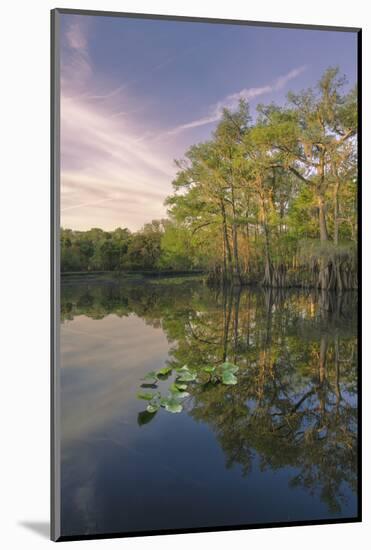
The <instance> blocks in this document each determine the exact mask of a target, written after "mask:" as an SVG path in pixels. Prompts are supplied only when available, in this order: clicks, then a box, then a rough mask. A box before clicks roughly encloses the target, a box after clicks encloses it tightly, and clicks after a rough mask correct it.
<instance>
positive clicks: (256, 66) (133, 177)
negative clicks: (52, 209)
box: [61, 14, 357, 230]
mask: <svg viewBox="0 0 371 550" xmlns="http://www.w3.org/2000/svg"><path fill="white" fill-rule="evenodd" d="M61 17H62V23H61V145H62V152H61V223H62V226H63V227H70V228H72V229H82V230H85V229H89V228H91V227H102V228H103V229H107V230H110V229H114V228H116V227H119V226H120V227H128V228H129V229H131V230H136V229H139V228H140V227H141V226H142V225H143V224H144V223H146V222H148V221H151V220H152V219H156V218H161V217H164V216H165V215H166V210H165V208H164V206H163V201H164V199H165V198H166V196H167V195H169V194H170V193H171V190H172V188H171V181H172V179H173V177H174V175H175V172H176V169H175V166H174V162H173V161H174V159H175V158H181V157H182V156H183V154H184V152H185V150H186V149H187V147H188V146H189V145H191V144H192V143H197V142H199V141H202V140H205V139H208V138H209V137H210V134H211V132H212V131H213V130H214V128H215V125H216V124H217V121H218V119H219V117H220V113H221V110H222V108H223V107H230V108H233V107H235V106H236V105H237V104H238V100H239V98H240V97H244V98H246V99H248V100H249V102H250V105H251V108H252V111H253V112H254V107H255V106H256V105H257V104H258V103H269V102H271V101H276V102H277V103H283V102H284V101H285V96H286V94H287V92H288V91H289V90H293V91H299V90H301V89H303V88H306V87H310V86H314V85H315V84H316V82H317V81H318V79H319V78H320V76H321V74H322V73H323V71H324V70H325V69H326V68H327V67H329V66H339V67H340V70H341V71H342V72H343V73H345V74H346V76H347V77H348V80H349V83H350V85H354V83H355V82H356V62H357V36H356V34H355V33H350V32H348V33H344V32H336V31H331V32H330V31H314V30H297V29H277V28H263V27H249V26H245V25H241V26H239V25H238V26H236V25H226V24H220V25H219V24H218V25H215V24H210V23H185V22H179V21H162V20H154V21H149V20H144V19H125V18H121V17H116V18H115V17H102V16H99V17H97V16H87V15H65V14H64V15H62V16H61Z"/></svg>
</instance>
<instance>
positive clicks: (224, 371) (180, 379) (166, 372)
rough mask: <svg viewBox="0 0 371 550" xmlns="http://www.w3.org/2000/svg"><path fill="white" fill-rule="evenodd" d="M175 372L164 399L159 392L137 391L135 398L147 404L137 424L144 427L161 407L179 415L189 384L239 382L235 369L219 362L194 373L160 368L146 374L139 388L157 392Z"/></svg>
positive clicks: (188, 370) (231, 365)
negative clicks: (163, 382) (160, 383)
mask: <svg viewBox="0 0 371 550" xmlns="http://www.w3.org/2000/svg"><path fill="white" fill-rule="evenodd" d="M173 372H175V380H174V382H172V383H171V385H170V386H169V389H168V394H167V396H166V397H163V396H162V394H161V392H160V391H155V392H148V391H146V392H144V391H143V392H139V393H138V394H137V397H138V399H143V400H144V401H148V405H147V407H146V410H145V411H142V412H140V413H139V415H138V423H139V425H143V424H147V423H148V422H149V421H150V420H151V419H152V418H153V417H154V415H155V414H156V413H157V412H158V411H159V409H160V408H161V407H162V408H164V409H165V410H166V411H168V412H170V413H180V412H182V410H183V400H184V399H186V398H187V397H190V395H191V394H190V393H189V391H187V390H188V389H189V386H190V385H191V384H195V383H199V384H224V385H226V386H233V385H235V384H237V383H238V380H237V377H236V373H237V372H238V366H237V365H234V364H233V363H222V364H221V365H217V366H207V367H203V368H202V369H201V370H200V371H198V372H196V371H195V370H193V369H190V368H189V367H188V366H187V365H184V366H183V367H181V368H179V369H173V368H172V367H163V368H162V369H159V370H157V371H151V372H148V373H147V374H146V375H145V376H144V378H143V379H142V380H143V384H141V387H142V388H151V389H157V388H158V383H159V382H161V381H164V380H167V379H168V377H169V376H170V374H173Z"/></svg>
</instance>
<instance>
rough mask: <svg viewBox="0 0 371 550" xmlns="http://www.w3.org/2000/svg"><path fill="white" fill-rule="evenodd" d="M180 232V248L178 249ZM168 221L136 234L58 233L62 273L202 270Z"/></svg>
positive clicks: (177, 229)
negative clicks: (59, 235)
mask: <svg viewBox="0 0 371 550" xmlns="http://www.w3.org/2000/svg"><path fill="white" fill-rule="evenodd" d="M180 232H183V233H184V247H183V248H181V247H179V236H180ZM188 237H189V235H188V232H184V231H183V230H182V229H181V228H180V227H178V226H177V224H175V223H174V222H172V221H171V220H154V221H152V222H151V223H147V224H145V226H144V227H143V228H142V229H141V230H140V231H137V232H131V231H129V229H127V228H124V229H122V228H120V227H119V228H117V229H115V230H114V231H104V230H103V229H99V228H93V229H90V230H89V231H73V230H71V229H63V228H62V230H61V269H62V272H79V271H84V272H85V271H117V272H121V271H147V270H158V271H164V272H165V271H166V272H168V271H169V270H174V271H191V270H199V269H202V268H203V267H206V263H205V262H203V261H202V258H201V257H197V252H196V251H195V250H191V245H190V243H189V245H188V244H187V242H186V241H187V238H188Z"/></svg>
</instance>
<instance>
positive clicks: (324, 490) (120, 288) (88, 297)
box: [62, 279, 357, 533]
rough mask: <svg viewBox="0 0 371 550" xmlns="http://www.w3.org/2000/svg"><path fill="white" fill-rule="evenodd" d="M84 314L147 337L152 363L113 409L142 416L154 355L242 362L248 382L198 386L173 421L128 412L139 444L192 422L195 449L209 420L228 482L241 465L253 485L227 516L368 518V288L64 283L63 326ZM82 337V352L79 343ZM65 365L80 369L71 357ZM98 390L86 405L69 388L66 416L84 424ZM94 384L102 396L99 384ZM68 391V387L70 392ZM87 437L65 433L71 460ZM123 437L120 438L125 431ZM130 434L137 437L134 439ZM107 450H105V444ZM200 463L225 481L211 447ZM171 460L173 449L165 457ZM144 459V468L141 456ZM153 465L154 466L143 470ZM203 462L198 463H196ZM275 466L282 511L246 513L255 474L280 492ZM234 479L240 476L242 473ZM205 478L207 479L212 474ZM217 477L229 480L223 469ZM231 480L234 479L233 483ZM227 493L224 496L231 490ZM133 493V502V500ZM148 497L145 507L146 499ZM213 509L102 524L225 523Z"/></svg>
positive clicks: (158, 361) (121, 337)
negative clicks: (364, 501) (359, 502)
mask: <svg viewBox="0 0 371 550" xmlns="http://www.w3.org/2000/svg"><path fill="white" fill-rule="evenodd" d="M114 319H122V320H125V323H126V324H125V327H123V326H122V325H120V328H121V332H120V333H115V330H116V329H117V327H118V326H119V325H117V324H116V325H115V321H114ZM76 320H80V323H81V322H82V321H83V322H84V323H95V324H94V327H98V326H99V327H100V329H101V330H100V331H99V332H100V335H101V336H102V335H103V337H110V336H111V337H112V338H113V341H114V342H116V343H117V342H120V345H121V344H122V343H124V345H125V343H126V344H127V343H128V339H129V336H128V334H129V332H130V330H131V331H132V332H133V331H134V332H135V333H136V334H138V339H137V344H136V345H135V346H134V349H132V355H131V359H130V361H131V362H133V363H135V360H134V358H136V361H139V360H141V359H142V363H143V365H141V366H136V368H135V369H131V371H130V382H129V383H128V382H127V379H126V382H125V384H124V386H125V387H126V391H124V389H123V388H122V390H123V391H122V394H121V395H122V399H119V398H118V396H117V395H116V394H115V393H114V394H113V397H112V396H111V401H113V402H114V403H115V405H114V408H115V413H114V414H113V413H112V418H113V417H114V416H115V415H116V416H117V415H119V412H118V410H117V409H118V408H119V407H122V409H123V410H124V409H125V408H127V410H129V409H130V411H131V410H133V411H135V414H136V419H137V418H138V413H140V409H141V408H143V405H142V404H140V403H137V402H136V401H135V395H134V393H133V391H134V390H133V388H134V386H135V385H136V386H137V387H139V384H140V378H141V376H142V375H143V372H145V371H146V370H145V368H144V364H145V366H146V367H147V370H151V369H152V368H153V365H154V364H155V366H156V367H160V368H161V366H165V364H167V365H169V366H172V367H174V368H178V367H181V366H182V365H184V364H187V365H189V366H192V367H193V368H196V369H201V368H202V367H204V366H209V365H218V364H220V363H222V362H225V361H231V362H233V363H235V364H237V365H238V366H239V367H240V370H239V375H238V378H239V383H238V385H236V386H223V385H220V384H219V385H208V384H205V385H201V384H193V385H192V386H190V388H189V389H188V391H190V393H191V395H190V397H188V398H187V399H186V402H185V404H184V405H185V411H186V412H184V413H182V415H171V416H173V418H172V419H171V420H167V419H165V416H166V413H164V412H163V411H159V413H157V415H156V420H154V421H153V423H152V422H150V423H148V424H147V423H146V422H141V423H140V424H141V425H140V426H138V424H137V422H135V425H134V415H132V416H130V418H129V417H128V419H127V420H126V422H127V424H128V427H127V435H129V434H130V436H131V437H133V434H135V440H136V441H137V442H138V443H137V445H138V448H140V446H141V444H142V443H143V445H144V441H146V438H148V437H152V436H154V434H155V433H156V434H157V435H156V437H157V438H161V437H163V438H164V441H165V439H166V437H167V433H166V430H167V429H168V428H167V426H168V425H169V422H171V425H172V426H178V427H179V429H184V433H183V440H184V441H185V442H186V443H187V446H188V449H189V450H190V449H192V448H194V444H195V441H196V439H197V438H198V437H199V436H198V435H197V436H196V435H195V434H196V433H198V432H197V430H198V429H199V428H197V426H199V425H200V424H201V425H202V426H205V427H207V428H208V430H209V432H208V433H209V434H211V435H212V434H213V437H214V438H216V440H217V442H218V446H219V449H222V451H223V455H224V464H225V466H224V471H225V473H223V475H225V476H226V477H225V480H227V479H229V480H230V482H231V483H232V478H231V477H230V478H228V471H231V470H235V469H236V468H237V470H238V472H239V474H238V479H239V480H240V487H241V494H239V489H238V486H237V485H236V486H235V489H234V491H235V492H234V499H235V505H234V506H232V512H231V514H230V515H229V516H228V517H227V516H226V519H225V523H226V524H228V523H229V524H233V523H235V524H238V523H248V522H249V521H251V522H258V521H264V522H266V521H283V520H285V519H321V518H325V517H339V516H344V515H345V516H346V517H352V516H354V515H356V499H355V492H356V484H357V471H356V469H357V339H356V337H357V328H356V321H357V294H356V293H352V292H347V293H344V294H342V295H333V294H330V293H322V294H318V293H315V292H306V293H303V292H283V291H276V290H275V291H272V290H271V291H262V290H260V291H256V290H255V291H253V290H249V289H243V290H240V289H235V290H234V291H231V290H224V291H222V290H215V289H214V290H213V289H210V288H208V287H207V286H206V285H205V284H204V283H203V282H202V281H192V280H177V279H172V280H168V281H163V280H157V281H152V282H150V281H146V282H143V283H126V284H123V285H118V284H105V285H102V284H95V285H94V284H78V285H76V284H73V285H64V286H63V287H62V323H63V326H62V329H63V328H64V329H67V330H66V331H68V329H69V327H70V325H71V323H74V322H75V321H76ZM138 322H139V324H138ZM143 322H144V323H145V325H143ZM102 323H103V324H102ZM104 323H106V324H107V323H110V325H109V326H108V327H107V328H108V331H107V330H106V331H104V326H105V325H104ZM140 323H142V325H141V324H140ZM115 326H116V329H115ZM146 326H147V327H148V329H155V331H156V337H153V338H154V339H153V340H149V341H148V346H145V345H143V343H144V340H142V339H141V335H142V334H143V338H145V333H146ZM123 328H124V330H122V329H123ZM151 334H152V333H151ZM153 334H154V333H153ZM152 336H153V335H152ZM152 336H151V338H152ZM164 336H165V337H166V340H164ZM160 340H161V345H160V348H161V353H160V354H157V355H156V351H153V354H154V356H156V358H154V359H153V361H151V360H150V359H149V357H150V354H151V346H152V345H153V346H154V350H155V349H156V345H155V342H157V347H158V346H159V341H160ZM130 341H132V340H130ZM164 341H165V343H166V352H165V350H164ZM68 342H70V341H69V340H68V339H66V340H65V344H63V340H62V347H63V345H65V346H66V349H67V347H68V345H69V344H68ZM76 345H77V349H75V351H74V353H73V354H72V357H74V361H77V358H80V355H81V354H82V353H83V352H84V351H85V352H86V351H87V350H88V349H89V343H88V342H85V343H83V344H81V340H77V343H76ZM79 345H80V346H81V349H78V346H79ZM113 345H114V344H110V343H108V345H107V346H106V348H105V353H106V354H107V353H109V352H110V350H111V351H112V346H113ZM62 352H63V349H62ZM102 356H103V353H102ZM115 357H116V356H115ZM144 358H145V360H144ZM111 360H112V361H113V362H114V360H115V359H114V358H113V357H111ZM65 364H70V366H71V365H72V367H73V366H76V365H75V364H74V363H73V362H71V360H69V359H68V358H67V359H66V361H65ZM129 367H130V366H129ZM129 370H130V369H129ZM82 376H83V375H82ZM120 376H121V374H120V370H117V371H115V376H114V383H113V384H112V379H111V378H109V380H110V382H109V386H110V387H113V386H114V387H115V388H117V387H118V386H119V385H120ZM105 377H109V375H108V374H107V373H105V374H103V375H102V374H101V377H98V378H97V379H95V385H97V384H98V385H103V387H104V386H105V382H104V380H105ZM93 386H94V384H93ZM128 388H130V391H129V392H128ZM71 391H72V390H71ZM90 391H91V385H89V384H87V385H86V388H85V390H84V392H81V391H79V392H78V393H77V395H76V403H72V405H71V401H70V400H69V399H68V398H67V397H66V400H65V401H66V402H67V400H68V407H65V409H64V410H66V412H65V415H66V416H68V414H70V415H71V421H70V424H71V425H74V422H73V419H75V422H77V423H78V419H77V416H79V415H80V414H81V411H80V413H78V411H79V410H80V409H79V406H80V408H81V407H84V406H85V405H86V403H88V402H89V399H91V396H90V398H89V392H90ZM92 391H93V393H94V388H93V390H92ZM67 393H68V392H67V390H66V395H67ZM62 401H63V395H62ZM108 401H109V400H108ZM78 403H79V406H78ZM110 410H111V409H110ZM68 411H69V413H68ZM99 414H100V413H99ZM160 415H162V416H160ZM98 416H99V415H98ZM180 416H182V417H183V416H186V417H187V418H188V420H186V422H187V424H186V425H187V428H185V427H184V426H185V424H184V422H185V421H184V419H180ZM112 418H111V419H109V415H106V416H104V417H103V421H102V419H101V420H100V421H101V422H103V423H105V427H104V430H105V431H106V432H107V430H108V431H110V430H111V429H112V430H116V428H113V427H112V426H113V423H112ZM142 418H143V416H142ZM100 421H99V419H98V418H96V419H95V417H93V419H91V418H90V419H89V422H90V423H91V424H92V426H91V428H92V429H93V431H94V427H95V428H96V431H97V430H98V428H97V424H98V423H99V422H100ZM89 422H88V423H89ZM190 422H191V423H190ZM110 423H111V424H110ZM143 424H145V425H143ZM160 428H161V430H160ZM84 429H85V427H83V430H84ZM100 429H103V428H102V427H101V428H100ZM98 431H99V430H98ZM110 433H111V432H110ZM115 434H116V431H115ZM159 434H160V435H159ZM81 437H83V436H82V434H81V433H80V434H79V436H77V435H76V434H75V433H74V432H73V436H71V434H70V432H68V430H67V432H66V434H65V437H64V446H65V448H66V449H67V448H68V449H69V452H68V453H67V455H66V456H67V458H66V464H70V465H71V463H72V459H74V460H77V454H76V453H77V451H76V448H77V447H76V445H77V443H76V441H77V440H78V439H79V438H81ZM115 437H116V439H117V435H115ZM208 437H209V436H208ZM124 443H125V444H126V441H125V442H124ZM159 444H160V443H159ZM152 445H153V441H152ZM164 445H165V443H164ZM210 445H211V443H210ZM74 446H75V449H74ZM62 447H63V446H62ZM164 448H165V447H164ZM165 450H166V449H165ZM106 451H107V449H106ZM96 452H97V455H99V454H100V453H101V448H99V452H98V451H96ZM112 452H113V451H112ZM145 452H146V453H147V454H148V456H147V459H148V462H146V463H145V464H146V468H147V469H149V470H150V468H151V466H150V464H151V459H152V464H153V460H154V459H153V456H152V457H151V453H154V451H153V450H152V448H151V447H145ZM174 452H175V451H174ZM213 452H214V453H215V452H216V451H213ZM180 453H181V451H180V449H179V453H178V454H176V460H177V461H179V462H180V461H181V460H183V459H181V458H180V457H179V456H178V455H179V454H180ZM71 457H72V458H71ZM199 461H200V462H201V463H202V464H203V465H204V466H205V468H206V467H207V468H209V469H211V470H212V469H213V468H214V469H215V472H214V473H215V474H216V473H217V471H219V473H218V476H219V479H221V477H220V466H218V467H217V466H216V462H217V461H216V460H215V461H214V457H213V456H211V455H209V456H204V455H202V456H200V457H199ZM164 462H166V457H164V458H163V463H164ZM214 463H215V466H214ZM136 464H137V468H139V464H138V462H137V463H136ZM145 464H144V463H143V467H144V465H145ZM70 467H71V466H70ZM132 467H134V465H133V466H132ZM197 467H200V466H199V465H198V466H197ZM197 467H195V468H194V469H195V471H196V470H197ZM122 468H124V466H122ZM217 468H219V470H217ZM275 472H276V473H277V475H276V474H275ZM142 473H143V472H142ZM189 473H190V474H192V472H189ZM283 474H284V477H282V475H283ZM120 475H121V473H120ZM122 475H124V474H122ZM157 475H159V474H158V472H157ZM165 475H166V474H163V475H162V476H161V475H160V477H163V476H165ZM272 475H276V477H275V478H274V479H275V483H278V488H279V490H280V491H281V493H280V496H281V501H280V504H279V506H280V510H277V509H276V510H274V506H273V505H272V508H270V506H269V505H268V504H266V508H267V510H266V511H264V513H263V512H260V516H259V515H255V516H254V514H253V513H252V512H251V513H249V512H247V511H245V514H243V513H242V512H240V511H239V509H240V508H241V505H242V504H243V505H245V506H246V504H250V503H251V502H250V500H251V497H250V496H249V495H248V494H246V492H245V493H243V492H242V491H243V487H244V485H243V482H242V480H243V479H246V480H247V481H248V483H252V482H253V480H256V482H257V483H258V485H259V486H258V489H259V487H260V490H261V492H262V494H263V493H266V494H267V495H268V496H269V495H270V493H269V490H270V491H271V492H272V491H273V489H272V488H273V483H272V477H271V476H272ZM280 476H281V477H280ZM139 478H140V475H138V479H139ZM234 479H235V481H237V478H234ZM264 480H267V486H266V487H265V486H264V487H263V485H264V484H265V481H264ZM203 481H204V483H205V480H203ZM75 482H76V480H75ZM73 483H74V479H73V476H72V478H71V476H70V477H69V484H70V486H71V487H72V488H73ZM212 483H218V482H217V481H215V478H213V482H212ZM269 483H271V487H270V488H269V486H268V485H269ZM220 485H221V487H222V485H223V481H222V480H221V481H220ZM236 487H237V488H236ZM210 488H211V482H210ZM214 488H215V487H214ZM219 489H220V488H219ZM137 490H139V489H138V486H137ZM194 490H195V489H194V487H190V489H189V491H190V495H189V498H191V495H192V494H194ZM71 491H73V489H71ZM79 491H80V493H81V491H85V493H84V494H85V495H86V494H87V495H90V496H89V500H90V506H93V507H94V503H93V504H92V501H93V500H94V498H96V497H94V496H92V495H93V493H94V491H93V493H92V488H91V484H90V485H89V486H85V487H84V488H81V487H80V488H79ZM89 491H90V492H89ZM290 491H291V492H292V491H294V492H295V491H296V492H295V495H296V498H297V499H299V500H297V502H296V503H293V502H292V499H290V496H289V492H290ZM105 492H106V493H109V490H108V489H107V488H106V489H105ZM65 494H66V495H67V494H69V493H68V491H65ZM71 494H72V493H71ZM210 495H211V493H210ZM219 495H220V496H219V499H220V500H221V504H222V500H223V492H222V491H221V490H219ZM304 495H306V496H304ZM105 497H106V500H105V506H106V507H107V506H108V507H109V506H117V505H118V503H117V500H115V499H113V498H112V499H110V497H109V495H108V496H107V495H105ZM80 498H81V497H80ZM86 498H87V497H86ZM127 498H128V496H127V495H126V499H127ZM166 498H167V495H166V492H165V493H164V494H163V495H162V500H163V501H165V505H166ZM174 498H175V497H174V496H173V495H172V496H171V498H170V496H169V498H168V501H169V502H170V501H171V504H172V506H174V505H175V506H177V502H178V501H177V499H176V498H175V500H174ZM213 498H215V496H214V497H213ZM107 499H108V501H107ZM300 499H301V500H302V503H303V510H302V512H301V513H302V514H303V516H302V517H301V516H300V515H298V516H295V513H296V512H295V508H297V509H298V510H299V509H300V503H299V501H300ZM178 500H179V506H178V507H179V510H180V511H182V510H183V504H181V501H182V500H183V503H184V500H187V498H186V497H184V493H183V497H181V495H179V497H178ZM107 502H108V503H107ZM125 502H126V504H129V505H130V504H131V503H130V502H128V501H127V500H126V501H125ZM272 502H273V501H272ZM304 502H305V506H304ZM319 503H322V504H321V505H320V504H319ZM141 504H142V506H143V502H142V503H141ZM205 504H206V506H208V507H209V508H210V509H214V507H215V506H216V505H215V503H214V504H211V497H210V501H208V500H207V499H206V501H204V502H203V506H205ZM138 506H139V503H138ZM255 506H256V508H257V510H259V509H260V508H259V506H258V505H257V504H256V503H255ZM310 506H312V507H313V509H311V508H310ZM237 507H239V508H238V509H237ZM285 507H286V508H287V509H285ZM134 508H135V506H134ZM196 508H197V507H196ZM65 510H66V512H65V516H66V521H65V524H66V525H70V524H71V521H72V520H71V519H70V515H69V512H68V506H66V507H65ZM308 510H310V512H309V511H308ZM99 513H102V511H101V510H100V512H99V509H98V508H97V509H96V514H97V516H98V514H99ZM172 513H173V514H176V512H172ZM213 513H214V515H212V514H211V512H210V513H209V515H208V514H207V512H203V511H202V509H200V511H199V516H198V520H199V523H198V524H195V521H197V520H196V519H193V520H191V519H190V517H188V518H186V519H187V520H186V521H185V523H184V524H182V523H181V522H179V521H180V520H179V518H177V519H174V520H172V521H170V520H169V519H168V518H165V517H163V516H158V517H157V519H156V521H155V520H154V519H153V518H152V519H153V521H152V523H151V521H149V520H148V521H149V523H148V521H147V520H146V519H145V518H143V517H142V518H141V519H140V521H139V519H138V518H135V519H133V517H132V518H131V519H130V521H129V520H124V519H123V518H122V517H121V518H120V519H117V520H115V521H113V520H112V518H111V519H106V520H105V521H104V522H103V524H102V525H101V529H102V530H103V531H104V530H109V531H112V530H117V531H122V530H125V529H128V530H135V529H137V528H139V529H140V528H142V529H148V528H159V529H166V528H182V527H187V526H188V527H197V526H198V525H201V526H202V525H206V524H207V523H208V522H209V524H211V525H213V524H214V525H221V524H223V523H224V519H223V517H222V516H221V515H220V511H219V509H218V513H216V512H213ZM256 513H258V512H256ZM202 514H204V515H205V518H206V516H207V518H206V519H205V520H204V519H203V517H202ZM298 514H299V512H298ZM89 521H90V523H89V524H88V523H87V521H85V525H84V520H83V519H81V518H80V520H79V522H78V523H76V524H74V525H75V526H74V528H75V529H76V530H77V531H79V532H80V533H81V532H86V530H88V531H89V530H90V531H89V532H91V531H93V532H97V531H96V530H97V526H96V522H95V523H94V522H93V524H91V518H90V520H89ZM96 521H98V520H96ZM169 521H170V523H169ZM69 522H70V523H69ZM72 523H73V522H72ZM92 525H94V526H92ZM138 526H139V527H138ZM84 529H85V531H84ZM81 530H82V531H81Z"/></svg>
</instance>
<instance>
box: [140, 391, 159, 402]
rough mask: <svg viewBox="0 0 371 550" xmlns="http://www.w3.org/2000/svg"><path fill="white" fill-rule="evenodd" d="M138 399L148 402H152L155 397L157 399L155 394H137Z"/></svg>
mask: <svg viewBox="0 0 371 550" xmlns="http://www.w3.org/2000/svg"><path fill="white" fill-rule="evenodd" d="M137 397H138V399H144V400H146V401H151V400H152V399H153V398H154V397H156V394H155V393H147V392H140V393H138V394H137Z"/></svg>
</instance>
